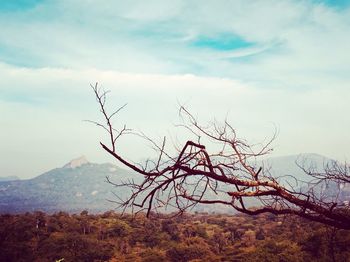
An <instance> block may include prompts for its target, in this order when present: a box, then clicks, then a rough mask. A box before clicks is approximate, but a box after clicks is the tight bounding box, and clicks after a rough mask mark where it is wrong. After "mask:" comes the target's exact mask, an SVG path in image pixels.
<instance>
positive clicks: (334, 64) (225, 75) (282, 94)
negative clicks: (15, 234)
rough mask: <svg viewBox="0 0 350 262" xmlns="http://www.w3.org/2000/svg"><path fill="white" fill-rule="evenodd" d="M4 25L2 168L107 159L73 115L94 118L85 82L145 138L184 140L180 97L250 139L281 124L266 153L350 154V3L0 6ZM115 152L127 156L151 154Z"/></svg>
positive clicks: (127, 148)
mask: <svg viewBox="0 0 350 262" xmlns="http://www.w3.org/2000/svg"><path fill="white" fill-rule="evenodd" d="M0 26H1V30H0V111H1V116H2V117H1V118H0V125H1V126H2V132H1V133H0V139H1V141H0V142H1V144H2V147H1V148H0V155H1V158H0V159H1V160H0V171H1V172H3V175H4V176H5V175H19V176H22V177H30V176H34V175H38V174H39V173H41V172H43V171H45V170H48V169H50V168H52V167H56V166H59V165H63V164H64V162H66V161H68V160H69V159H71V158H74V157H77V156H79V155H83V154H85V155H87V157H88V158H90V159H91V161H95V162H101V161H102V162H103V161H112V160H111V159H109V158H108V156H106V155H105V153H104V152H103V151H101V150H100V148H99V147H98V141H99V140H100V139H103V138H104V134H103V133H101V132H100V130H96V128H95V127H94V126H90V125H87V124H86V123H85V122H83V121H82V120H83V119H98V118H99V115H98V111H97V108H96V105H95V101H94V98H93V96H92V93H91V90H90V88H89V84H90V83H95V82H99V83H100V84H101V85H103V86H104V87H105V88H106V89H111V91H112V93H111V98H110V101H111V104H110V106H111V108H112V107H113V105H116V106H118V105H121V104H124V103H128V107H127V109H125V110H124V112H123V113H122V114H121V115H120V116H119V118H118V121H120V122H117V123H116V124H124V123H127V124H129V125H130V127H132V128H134V129H135V130H142V131H144V132H146V133H147V134H149V135H150V136H152V137H154V138H155V139H158V138H160V137H162V136H163V135H167V136H169V137H171V138H172V140H173V141H178V142H179V143H181V142H182V141H183V140H185V139H186V138H187V137H186V134H183V133H182V131H178V130H177V129H176V128H174V124H176V123H178V122H179V118H178V114H177V109H178V105H179V103H180V104H186V105H187V106H188V107H189V108H190V109H191V111H192V112H194V114H196V115H197V116H198V117H199V119H200V120H201V121H203V122H206V121H210V120H212V119H213V118H216V119H218V120H220V119H223V118H224V117H225V116H228V118H229V120H230V121H232V123H233V125H234V126H236V127H237V130H238V131H239V133H240V134H241V136H242V137H246V138H248V139H249V140H250V141H252V142H254V143H255V142H259V141H263V140H264V139H265V138H266V137H269V136H270V135H271V134H272V133H273V131H274V128H275V126H277V127H278V130H279V135H278V137H277V139H276V141H275V143H274V148H275V151H274V155H285V154H297V153H302V152H315V153H319V154H323V155H326V156H328V157H332V158H336V159H339V160H349V159H350V153H349V150H348V148H350V139H348V130H350V120H348V119H347V118H346V117H345V116H346V112H350V105H349V103H348V101H349V98H350V89H349V84H350V74H349V73H348V72H350V52H349V46H350V34H349V31H350V1H318V0H310V1H306V0H304V1H292V0H286V1H277V0H264V1H243V0H235V1H226V0H218V1H206V2H205V3H204V2H199V1H191V0H189V1H185V0H173V1H160V0H150V1H138V0H134V1H112V0H110V1H108V0H107V1H101V2H98V4H97V3H96V1H92V0H91V1H90V0H42V1H35V0H27V1H26V0H22V1H21V0H19V1H1V3H0ZM47 145H49V148H48V147H47ZM140 145H143V146H140ZM120 146H121V148H122V149H123V150H124V151H123V152H125V155H126V156H128V157H130V158H132V159H135V161H138V160H139V159H143V158H144V157H146V156H147V155H148V154H151V153H152V152H151V151H149V150H148V149H147V147H148V145H147V144H142V143H140V141H137V142H135V141H133V140H131V141H129V140H126V141H125V142H123V141H121V145H120ZM0 175H2V174H0Z"/></svg>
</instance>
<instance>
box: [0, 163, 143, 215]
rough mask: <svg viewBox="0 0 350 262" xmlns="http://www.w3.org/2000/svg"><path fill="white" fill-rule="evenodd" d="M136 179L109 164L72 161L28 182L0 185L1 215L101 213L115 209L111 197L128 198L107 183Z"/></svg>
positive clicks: (118, 189)
mask: <svg viewBox="0 0 350 262" xmlns="http://www.w3.org/2000/svg"><path fill="white" fill-rule="evenodd" d="M106 177H110V178H111V180H112V181H115V182H117V181H118V182H120V181H121V180H128V179H138V176H136V175H135V174H134V173H132V172H129V171H126V170H123V169H121V168H119V167H117V166H115V165H112V164H108V163H106V164H94V163H89V162H88V161H87V160H86V158H85V157H81V158H78V159H74V160H72V161H70V162H69V163H67V164H66V165H64V166H63V167H62V168H56V169H53V170H51V171H49V172H46V173H44V174H42V175H40V176H38V177H35V178H33V179H28V180H17V181H6V182H0V213H5V212H9V213H20V212H26V211H34V210H42V211H46V212H55V211H59V210H63V211H67V212H79V211H82V210H85V209H86V210H88V211H90V212H103V211H106V210H111V209H113V208H115V207H116V206H117V205H116V203H112V202H110V201H108V200H116V196H115V195H114V193H115V194H117V195H123V196H125V195H128V194H129V192H128V190H127V189H126V188H116V187H114V186H113V185H112V184H110V183H108V182H107V179H106Z"/></svg>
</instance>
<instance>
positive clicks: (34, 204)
mask: <svg viewBox="0 0 350 262" xmlns="http://www.w3.org/2000/svg"><path fill="white" fill-rule="evenodd" d="M303 159H305V161H306V162H305V165H306V166H314V167H317V168H322V167H323V166H324V164H325V163H327V162H328V161H331V160H330V159H327V158H325V157H323V156H320V155H316V154H302V155H293V156H285V157H276V158H270V159H268V160H267V161H265V165H267V166H270V167H271V173H272V174H273V175H274V176H288V175H289V176H290V175H293V176H294V177H296V178H298V179H299V180H304V181H308V180H310V177H308V176H307V175H306V174H305V173H304V172H303V171H302V170H301V169H300V168H299V167H298V166H297V165H296V161H297V162H298V163H302V161H303ZM106 177H109V178H110V179H111V180H112V181H114V182H120V181H121V180H123V181H126V180H128V179H134V180H136V181H137V180H141V179H142V176H139V175H137V174H135V173H133V172H131V171H128V170H125V169H122V168H119V167H117V166H115V165H113V164H110V163H105V164H94V163H90V162H89V161H87V159H86V158H85V157H80V158H78V159H74V160H72V161H70V162H69V163H67V164H66V165H64V166H63V167H61V168H55V169H52V170H50V171H48V172H46V173H44V174H42V175H39V176H37V177H35V178H32V179H28V180H11V181H1V180H0V213H21V212H27V211H35V210H42V211H45V212H57V211H67V212H72V213H74V212H80V211H82V210H88V211H89V212H104V211H107V210H111V209H115V208H116V206H117V204H116V203H113V202H111V201H109V200H112V201H116V200H117V197H116V195H118V196H121V197H127V196H128V195H129V193H130V191H129V190H128V189H127V188H121V187H118V188H116V187H114V186H113V185H112V184H110V183H108V182H107V179H106ZM6 179H9V178H6ZM10 179H11V178H10ZM12 179H16V178H12ZM299 186H300V185H299ZM343 191H344V190H343ZM344 192H345V193H343V195H344V197H349V196H348V195H350V193H349V192H350V190H348V188H346V190H345V191H344ZM193 211H206V212H218V211H220V212H228V213H229V212H233V210H231V209H227V208H223V207H222V206H212V205H211V206H197V207H196V208H195V209H194V210H193Z"/></svg>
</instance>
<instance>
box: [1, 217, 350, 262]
mask: <svg viewBox="0 0 350 262" xmlns="http://www.w3.org/2000/svg"><path fill="white" fill-rule="evenodd" d="M0 225H1V226H0V261H7V262H11V261H16V262H19V261H40V262H41V261H43V262H44V261H64V262H66V261H152V262H154V261H162V262H163V261H176V262H178V261H180V262H181V261H259V262H262V261H269V262H274V261H293V262H298V261H350V232H349V231H345V230H336V229H334V228H329V227H326V226H323V225H320V224H317V223H311V222H309V221H305V220H301V219H300V218H295V217H276V216H274V215H270V214H264V215H259V216H251V217H250V216H245V215H236V216H229V215H209V214H195V215H191V214H186V215H183V216H180V217H174V218H164V217H161V216H157V217H156V216H154V215H153V216H152V217H151V218H149V219H148V218H146V217H145V215H144V214H138V215H137V216H136V217H135V216H131V215H123V216H121V215H120V214H117V213H114V212H107V213H104V214H100V215H95V214H89V213H88V212H86V211H83V212H82V213H81V214H79V215H69V214H68V213H65V212H59V213H56V214H53V215H48V214H45V213H42V212H35V213H26V214H21V215H1V216H0Z"/></svg>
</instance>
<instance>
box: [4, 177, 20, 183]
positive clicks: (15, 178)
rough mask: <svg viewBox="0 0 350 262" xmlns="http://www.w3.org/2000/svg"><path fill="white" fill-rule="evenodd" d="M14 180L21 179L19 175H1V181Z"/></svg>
mask: <svg viewBox="0 0 350 262" xmlns="http://www.w3.org/2000/svg"><path fill="white" fill-rule="evenodd" d="M13 180H19V177H18V176H4V177H0V182H3V181H13Z"/></svg>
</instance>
